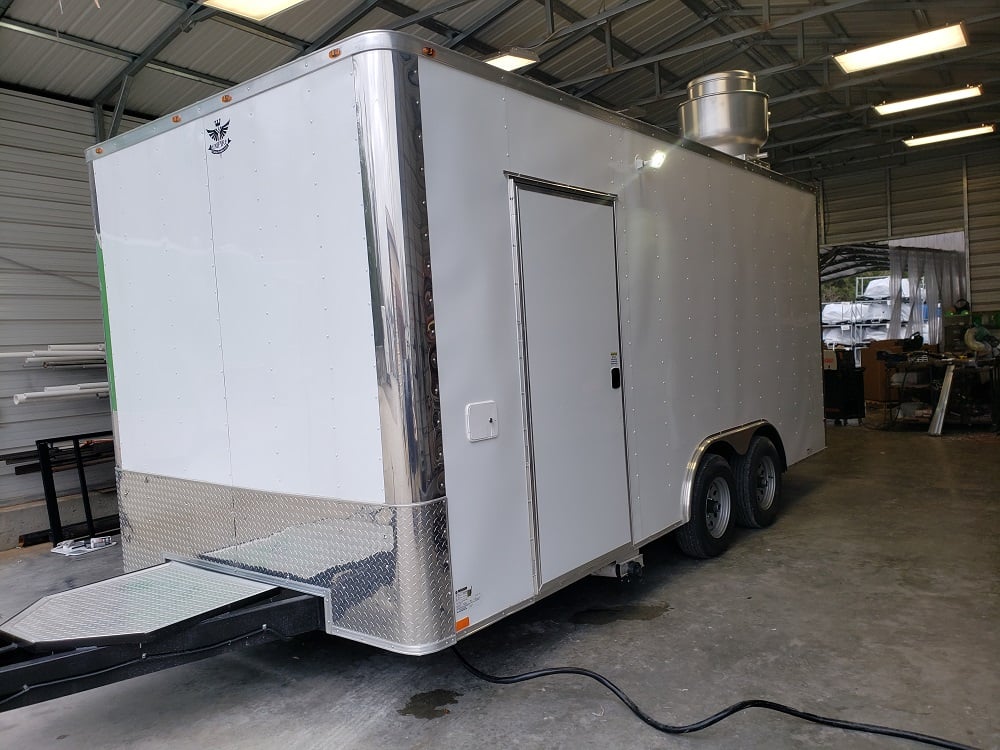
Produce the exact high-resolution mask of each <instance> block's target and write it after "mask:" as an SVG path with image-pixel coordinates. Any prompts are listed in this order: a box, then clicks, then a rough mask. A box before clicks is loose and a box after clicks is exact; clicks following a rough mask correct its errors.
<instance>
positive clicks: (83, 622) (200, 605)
mask: <svg viewBox="0 0 1000 750" xmlns="http://www.w3.org/2000/svg"><path fill="white" fill-rule="evenodd" d="M278 591H279V589H278V587H276V586H273V585H270V584H267V583H259V582H257V581H250V580H247V579H244V578H238V577H236V576H233V575H226V574H225V573H218V572H215V571H211V570H205V569H203V568H197V567H194V566H193V565H186V564H184V563H181V562H167V563H164V564H162V565H156V566H153V567H151V568H145V569H143V570H137V571H135V572H134V573H127V574H125V575H122V576H118V577H116V578H109V579H108V580H106V581H99V582H97V583H92V584H90V585H87V586H81V587H80V588H77V589H72V590H70V591H64V592H62V593H59V594H52V595H50V596H46V597H44V598H42V599H39V600H38V601H37V602H35V603H34V604H32V605H31V606H30V607H28V608H27V609H25V610H23V611H22V612H20V613H19V614H17V615H15V616H14V617H12V618H10V619H9V620H7V621H6V622H5V623H3V625H0V635H2V636H6V637H7V638H9V639H11V640H13V641H15V642H19V643H22V644H25V645H26V646H29V647H31V648H32V649H62V648H72V647H75V646H79V645H84V644H85V645H89V646H95V645H110V644H123V643H142V642H144V641H148V640H150V639H152V638H156V637H157V636H159V635H162V634H164V633H165V632H167V631H170V630H173V629H175V628H177V627H180V626H182V625H185V624H186V623H190V622H193V621H196V620H203V619H204V618H206V617H210V616H211V615H214V614H217V613H220V612H225V611H228V610H230V609H232V608H234V607H237V606H242V605H246V604H248V603H251V602H254V601H257V600H260V599H264V598H266V597H269V596H272V595H274V594H276V593H278Z"/></svg>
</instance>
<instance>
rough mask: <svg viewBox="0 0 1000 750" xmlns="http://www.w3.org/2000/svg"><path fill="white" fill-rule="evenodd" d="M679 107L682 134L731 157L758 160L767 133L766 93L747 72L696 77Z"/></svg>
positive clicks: (689, 85) (732, 71) (729, 71)
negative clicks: (758, 87)
mask: <svg viewBox="0 0 1000 750" xmlns="http://www.w3.org/2000/svg"><path fill="white" fill-rule="evenodd" d="M687 90H688V100H687V101H686V102H684V103H683V104H681V105H680V108H679V115H680V121H681V134H682V135H683V136H684V137H685V138H690V139H691V140H693V141H698V142H699V143H703V144H704V145H706V146H711V147H712V148H715V149H718V150H719V151H723V152H725V153H727V154H729V155H730V156H736V157H741V158H744V159H756V158H758V156H757V154H758V151H759V150H760V147H761V146H763V145H764V141H766V140H767V134H768V124H767V118H768V111H767V94H765V93H764V92H762V91H758V90H757V77H756V76H755V75H754V74H753V73H750V72H749V71H746V70H726V71H723V72H721V73H710V74H708V75H705V76H701V77H699V78H695V79H694V80H693V81H691V82H690V83H689V84H688V86H687Z"/></svg>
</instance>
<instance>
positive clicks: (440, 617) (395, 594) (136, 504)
mask: <svg viewBox="0 0 1000 750" xmlns="http://www.w3.org/2000/svg"><path fill="white" fill-rule="evenodd" d="M119 488H120V491H121V495H122V499H121V518H122V546H123V551H124V555H125V569H126V571H131V570H136V569H139V568H144V567H148V566H149V565H155V564H157V563H159V562H162V561H163V560H164V559H167V558H173V559H183V560H185V561H187V560H197V561H198V563H199V564H201V565H202V566H204V567H209V566H211V567H212V568H213V569H215V570H221V571H222V572H226V573H231V574H232V575H236V576H240V577H243V578H250V579H253V580H259V581H263V582H267V583H273V584H276V585H280V586H283V587H285V588H289V589H293V590H296V591H303V592H306V593H310V594H315V595H317V596H323V598H324V601H325V603H326V604H327V605H328V606H327V607H326V623H325V630H326V632H328V633H336V634H338V635H343V636H345V637H347V638H351V639H353V640H359V641H363V642H365V643H372V644H374V645H379V646H382V647H384V648H388V649H391V650H393V651H398V652H400V653H430V652H431V651H434V650H438V649H440V648H444V647H445V646H447V645H448V644H449V643H450V642H452V640H453V639H454V637H455V600H454V594H453V586H452V575H451V559H450V550H449V537H448V512H447V498H445V497H440V498H437V499H435V500H431V501H429V502H424V503H407V504H402V505H382V504H380V503H360V502H351V501H347V500H340V499H335V498H322V497H310V496H304V495H289V494H283V493H278V492H265V491H261V490H253V489H247V488H241V487H230V486H227V485H219V484H211V483H208V482H197V481H193V480H187V479H177V478H175V477H164V476H159V475H154V474H144V473H141V472H132V471H119Z"/></svg>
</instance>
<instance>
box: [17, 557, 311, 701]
mask: <svg viewBox="0 0 1000 750" xmlns="http://www.w3.org/2000/svg"><path fill="white" fill-rule="evenodd" d="M322 628H323V600H322V598H320V597H318V596H314V595H312V594H302V593H299V592H293V591H289V590H287V589H283V588H281V587H279V586H275V585H271V584H267V583H260V582H257V581H251V580H247V579H243V578H237V577H235V576H232V575H226V574H225V573H217V572H215V571H211V570H206V569H203V568H200V567H196V566H195V565H191V564H187V563H182V562H176V561H171V562H166V563H164V564H162V565H156V566H154V567H151V568H145V569H143V570H139V571H136V572H134V573H128V574H126V575H122V576H118V577H116V578H110V579H108V580H106V581H100V582H98V583H93V584H90V585H89V586H82V587H80V588H77V589H72V590H70V591H65V592H63V593H60V594H53V595H51V596H47V597H44V598H42V599H40V600H38V601H37V602H35V603H34V604H32V605H31V606H30V607H28V608H27V609H25V610H24V611H22V612H21V613H19V614H17V615H15V616H14V617H12V618H11V619H9V620H7V621H6V622H5V623H3V625H0V637H3V638H4V639H7V640H9V641H10V642H9V643H8V644H7V645H3V646H0V710H10V709H13V708H18V707H20V706H26V705H30V704H32V703H39V702H41V701H45V700H49V699H51V698H56V697H59V696H62V695H68V694H71V693H77V692H80V691H82V690H88V689H90V688H94V687H99V686H101V685H106V684H108V683H111V682H117V681H119V680H123V679H126V678H129V677H135V676H138V675H141V674H147V673H149V672H155V671H158V670H160V669H165V668H167V667H172V666H176V665H178V664H183V663H185V662H190V661H197V660H198V659H203V658H205V657H208V656H212V655H214V654H217V653H220V652H222V651H226V650H231V649H234V648H237V647H239V646H250V645H256V644H259V643H265V642H267V641H272V640H275V639H278V638H282V639H284V638H290V637H292V636H295V635H300V634H302V633H306V632H309V631H311V630H322Z"/></svg>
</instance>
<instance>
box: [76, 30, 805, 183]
mask: <svg viewBox="0 0 1000 750" xmlns="http://www.w3.org/2000/svg"><path fill="white" fill-rule="evenodd" d="M334 47H336V48H337V49H339V50H340V54H339V55H337V56H336V57H330V54H329V51H330V50H332V49H333V48H334ZM372 50H393V51H396V52H401V53H406V54H408V55H412V56H414V57H417V56H426V55H427V53H426V52H425V50H430V51H431V52H432V53H433V59H434V61H435V62H437V63H442V64H444V65H447V66H449V67H451V68H456V69H458V70H461V71H463V72H465V73H469V74H471V75H474V76H477V77H479V78H483V79H486V80H488V81H492V82H494V83H499V84H501V85H503V86H507V87H508V88H510V89H513V90H515V91H520V92H523V93H525V94H529V95H530V96H534V97H537V98H539V99H544V100H545V101H548V102H552V103H554V104H560V105H562V106H564V107H568V108H569V109H573V110H576V111H577V112H581V113H582V114H585V115H588V116H590V117H594V118H596V119H599V120H602V121H604V122H607V123H611V124H612V125H617V126H619V127H622V128H626V129H627V130H632V131H634V132H636V133H642V134H643V135H647V136H649V137H650V138H656V139H657V140H659V141H662V142H664V143H667V144H669V145H672V146H676V147H677V148H683V149H684V150H685V151H692V152H695V153H698V154H701V155H702V156H707V157H708V158H710V159H717V160H719V161H724V162H727V163H729V164H730V165H731V166H734V167H738V168H740V169H742V170H744V171H746V172H754V173H756V174H759V175H763V176H764V177H768V178H769V179H772V180H775V181H776V182H781V183H784V184H786V185H789V186H791V187H795V188H797V189H799V190H802V191H805V192H809V193H815V192H816V188H814V187H813V186H811V185H807V184H806V183H804V182H799V181H798V180H796V179H793V178H791V177H787V176H786V175H783V174H780V173H779V172H773V171H771V170H770V169H767V168H766V167H761V166H758V165H757V164H753V163H751V162H749V161H746V160H743V159H737V158H735V157H733V156H730V155H729V154H724V153H722V152H721V151H717V150H715V149H714V148H709V147H708V146H703V145H702V144H700V143H697V142H696V141H689V140H687V139H685V138H681V137H680V136H678V135H676V134H674V133H671V132H669V131H667V130H663V129H662V128H657V127H655V126H653V125H649V124H648V123H645V122H640V121H639V120H633V119H630V118H628V117H624V116H623V115H620V114H618V113H617V112H612V111H611V110H607V109H603V108H602V107H598V106H597V105H596V104H591V103H590V102H585V101H583V100H582V99H577V98H576V97H575V96H570V95H569V94H566V93H563V92H562V91H560V90H559V89H554V88H552V87H551V86H546V85H545V84H543V83H539V82H538V81H533V80H531V79H530V78H525V77H524V76H522V75H519V74H517V73H507V72H505V71H502V70H500V69H499V68H494V67H493V66H492V65H487V64H485V63H483V62H480V61H479V60H475V59H473V58H471V57H468V56H467V55H463V54H462V53H460V52H455V51H454V50H450V49H448V48H447V47H442V46H440V45H436V44H428V42H426V41H425V40H423V39H418V38H417V37H414V36H410V35H409V34H403V33H401V32H398V31H365V32H362V33H360V34H355V35H354V36H350V37H348V38H346V39H342V40H339V41H336V42H334V43H333V44H331V45H330V46H329V47H324V48H323V49H321V50H317V51H316V52H313V53H312V54H309V55H306V56H305V57H301V58H299V59H297V60H293V61H292V62H290V63H286V64H285V65H282V66H281V67H279V68H275V69H274V70H272V71H270V72H268V73H264V74H262V75H259V76H257V77H256V78H253V79H251V80H249V81H247V82H245V83H241V84H239V85H238V86H233V87H232V88H230V89H227V90H226V91H224V92H219V95H216V96H214V97H212V98H210V99H204V100H202V101H200V102H198V103H196V104H192V105H191V106H190V107H185V108H184V109H180V110H178V111H177V112H174V113H171V114H169V115H166V116H164V117H161V118H160V119H158V120H154V121H153V122H151V123H147V124H145V125H141V126H139V127H138V128H135V129H133V130H130V131H129V132H127V133H123V134H122V135H119V136H116V137H115V138H112V139H111V140H109V141H105V142H104V143H102V144H97V145H95V146H92V147H91V148H89V149H87V152H86V157H87V161H91V160H93V159H95V158H98V157H99V154H97V153H96V148H98V147H100V148H101V149H102V152H103V154H104V155H107V154H111V153H114V152H115V151H119V150H121V149H122V148H125V147H126V146H128V145H131V144H132V143H137V142H139V141H142V140H145V139H146V138H149V137H151V136H153V135H155V134H157V133H159V132H163V131H165V130H170V129H171V128H174V127H179V126H180V125H181V124H183V123H184V122H187V121H188V120H190V119H192V118H198V117H203V116H206V115H209V114H212V113H214V112H217V111H219V110H222V109H225V108H226V107H227V106H229V105H228V104H223V103H222V99H223V98H224V96H223V95H224V94H227V93H228V94H229V95H230V96H231V97H232V101H239V100H243V99H247V98H249V97H250V96H253V95H255V94H258V93H260V92H261V91H266V90H267V89H270V88H274V87H275V86H278V85H280V84H282V83H287V82H288V81H292V80H294V79H296V78H299V77H301V76H304V75H307V74H308V73H311V72H312V71H314V70H316V69H317V68H321V67H323V66H325V65H339V64H344V63H345V62H346V61H347V60H349V59H351V58H352V57H353V56H354V55H357V54H359V53H361V52H370V51H372ZM174 118H179V120H178V121H177V122H174Z"/></svg>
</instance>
